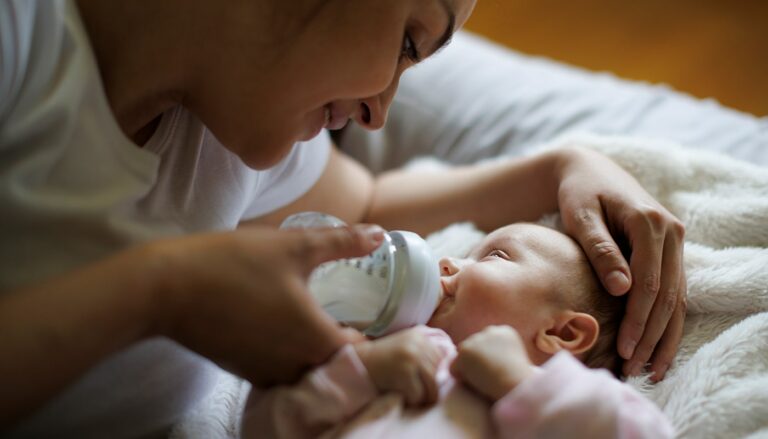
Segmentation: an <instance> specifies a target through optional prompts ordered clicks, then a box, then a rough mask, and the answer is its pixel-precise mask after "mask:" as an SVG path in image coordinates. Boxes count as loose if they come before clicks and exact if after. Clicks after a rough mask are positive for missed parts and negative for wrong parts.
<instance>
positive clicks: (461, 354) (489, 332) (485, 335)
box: [451, 326, 535, 402]
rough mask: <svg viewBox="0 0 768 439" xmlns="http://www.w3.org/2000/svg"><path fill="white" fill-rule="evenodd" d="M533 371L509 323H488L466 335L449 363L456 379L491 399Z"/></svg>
mask: <svg viewBox="0 0 768 439" xmlns="http://www.w3.org/2000/svg"><path fill="white" fill-rule="evenodd" d="M534 370H535V369H534V366H533V364H532V363H531V360H530V359H529V358H528V352H526V350H525V345H524V344H523V340H522V339H521V338H520V335H519V334H518V333H517V331H515V330H514V329H513V328H512V327H511V326H489V327H487V328H485V329H484V330H482V331H481V332H478V333H476V334H473V335H472V336H470V337H468V338H467V339H466V340H464V341H463V342H461V344H459V346H458V355H457V356H456V359H455V360H454V361H453V364H451V373H452V374H453V375H454V376H455V377H456V378H457V379H459V380H461V381H463V382H464V384H465V385H467V386H468V387H471V388H473V389H475V390H476V391H477V392H479V393H480V394H482V395H483V396H486V397H487V398H490V399H491V400H492V401H494V402H495V401H498V400H499V399H501V398H502V397H503V396H504V395H506V394H507V393H509V392H510V391H511V390H512V389H514V388H515V387H517V385H518V384H519V383H520V382H521V381H523V380H524V379H526V378H527V377H528V376H530V375H531V374H532V373H533V372H534Z"/></svg>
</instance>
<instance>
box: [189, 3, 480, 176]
mask: <svg viewBox="0 0 768 439" xmlns="http://www.w3.org/2000/svg"><path fill="white" fill-rule="evenodd" d="M249 1H251V2H252V0H249ZM253 3H258V2H253ZM275 3H276V4H282V6H276V7H278V8H291V7H292V6H293V9H292V10H291V12H290V14H293V15H297V16H300V17H304V18H303V19H302V22H301V24H300V25H297V24H296V23H294V26H288V25H286V26H285V28H286V29H295V30H291V31H286V32H285V33H286V35H284V36H282V37H278V39H277V40H275V41H277V42H276V43H274V44H270V45H268V46H269V47H265V45H264V43H263V41H261V42H258V43H257V42H255V41H250V42H249V41H243V42H242V44H236V45H226V44H225V45H222V48H221V51H222V53H220V54H219V56H218V59H217V60H210V61H211V63H212V65H211V66H208V67H207V68H206V72H210V73H207V78H205V79H204V80H203V81H202V83H203V84H205V85H204V86H203V87H201V88H200V89H199V90H198V93H196V94H194V95H193V96H192V99H191V102H190V103H189V104H190V107H191V108H192V110H193V111H194V112H195V113H197V114H198V116H199V117H200V118H201V119H202V121H203V122H204V123H205V124H206V126H208V128H209V129H210V130H211V131H212V132H213V134H214V135H215V136H216V137H217V138H218V139H219V140H220V141H221V142H222V143H223V144H224V145H225V146H226V147H227V148H229V149H230V150H232V151H233V152H234V153H236V154H238V155H239V156H240V157H241V158H242V159H243V161H244V162H245V163H246V164H247V165H249V166H251V167H253V168H256V169H263V168H267V167H269V166H272V165H274V164H275V163H277V162H278V161H279V160H280V159H281V158H283V157H284V156H285V155H286V154H287V153H288V152H289V151H290V149H291V147H292V146H293V144H294V143H295V142H298V141H303V140H309V139H311V138H313V137H315V136H316V135H318V134H319V133H320V131H321V130H322V129H323V128H328V129H339V128H341V127H343V126H344V125H345V124H346V123H347V121H348V120H349V119H353V120H354V121H356V122H357V123H359V124H360V125H362V126H363V127H365V128H368V129H378V128H381V127H382V126H383V124H384V122H385V121H386V116H387V111H388V109H389V105H390V103H391V101H392V98H393V96H394V94H395V91H396V90H397V86H398V82H399V80H400V75H401V74H402V73H403V71H405V70H406V69H407V68H409V67H411V66H413V65H415V64H416V63H418V62H419V61H421V60H423V59H425V58H427V57H428V56H430V55H432V54H433V53H434V52H435V51H436V50H437V49H439V48H440V47H441V46H442V45H444V44H445V43H446V42H447V40H448V39H449V38H450V36H451V35H452V34H453V33H454V32H455V31H456V29H458V28H459V27H460V26H461V25H463V23H464V22H465V21H466V19H467V18H468V17H469V15H470V13H471V11H472V8H473V7H474V3H475V0H318V1H297V2H295V4H294V2H283V1H277V2H275ZM309 4H312V5H314V6H313V7H314V9H312V10H311V14H308V13H306V12H307V11H303V12H301V11H300V10H301V8H302V6H298V5H304V6H303V7H304V8H308V7H309ZM283 13H284V14H285V12H283ZM223 33H224V35H228V34H230V33H231V34H237V32H236V31H232V32H229V31H227V30H223ZM253 34H254V35H256V32H253ZM261 35H263V33H262V34H261ZM230 38H231V37H230ZM242 38H246V37H242ZM253 38H254V39H256V37H253ZM254 48H256V49H258V50H256V49H254Z"/></svg>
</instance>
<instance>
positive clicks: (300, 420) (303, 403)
mask: <svg viewBox="0 0 768 439" xmlns="http://www.w3.org/2000/svg"><path fill="white" fill-rule="evenodd" d="M254 392H257V393H254ZM377 394H378V392H377V390H376V387H375V386H374V384H373V381H371V379H370V377H369V376H368V371H367V370H366V368H365V366H364V365H363V363H362V361H361V360H360V358H359V357H358V356H357V353H356V352H355V349H354V348H353V347H352V345H346V346H344V347H343V348H342V349H341V350H339V352H337V353H336V354H335V355H334V356H333V358H332V359H331V360H330V361H329V362H328V363H326V364H325V365H323V366H321V367H319V368H317V369H314V370H313V371H311V372H309V373H308V374H307V375H305V376H304V378H302V380H301V381H300V382H299V383H298V384H296V385H294V386H280V387H276V388H273V389H270V390H269V391H266V392H263V393H258V391H256V390H254V391H252V395H251V398H250V401H249V402H248V407H247V408H246V411H245V414H244V415H243V425H242V431H243V437H279V438H310V437H318V436H319V435H320V434H321V433H322V432H323V431H325V430H327V429H329V428H331V427H333V426H334V425H336V424H337V423H339V422H341V421H343V420H345V419H347V418H348V417H350V416H351V415H353V414H354V413H355V412H357V411H358V410H360V409H361V408H362V407H363V406H365V405H366V404H367V403H368V402H370V401H371V400H372V399H373V398H374V397H376V395H377Z"/></svg>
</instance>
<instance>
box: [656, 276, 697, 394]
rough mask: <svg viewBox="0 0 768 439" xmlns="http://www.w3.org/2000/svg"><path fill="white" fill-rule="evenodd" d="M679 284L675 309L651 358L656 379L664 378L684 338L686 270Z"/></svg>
mask: <svg viewBox="0 0 768 439" xmlns="http://www.w3.org/2000/svg"><path fill="white" fill-rule="evenodd" d="M679 285H680V287H679V293H678V295H677V302H676V306H675V309H674V311H673V312H672V317H671V318H670V320H669V324H668V325H667V328H666V330H665V331H664V334H663V335H662V336H661V340H660V341H659V343H658V345H657V346H656V350H655V351H654V353H653V357H652V360H651V371H653V376H652V377H651V378H652V379H653V380H655V381H659V380H662V379H664V375H665V374H666V373H667V370H669V366H670V364H672V360H674V358H675V354H676V353H677V348H678V346H679V345H680V340H681V339H682V338H683V323H684V322H685V313H686V309H687V306H688V305H687V281H686V278H685V271H684V270H681V271H680V281H679Z"/></svg>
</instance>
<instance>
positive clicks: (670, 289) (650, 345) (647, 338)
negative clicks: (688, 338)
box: [620, 233, 682, 375]
mask: <svg viewBox="0 0 768 439" xmlns="http://www.w3.org/2000/svg"><path fill="white" fill-rule="evenodd" d="M670 235H671V233H667V234H666V236H664V238H663V239H664V241H663V244H662V245H663V251H662V258H661V259H660V261H659V262H660V264H659V265H660V266H659V267H651V269H652V270H653V271H651V272H649V274H648V276H649V277H648V279H653V278H659V279H660V280H659V286H658V292H657V293H655V294H653V293H652V291H650V290H651V289H652V288H654V285H651V284H653V283H655V281H650V280H649V285H647V286H646V290H645V291H642V290H641V293H640V294H638V295H637V296H638V297H640V298H642V299H653V300H649V303H645V304H644V305H650V306H651V307H652V308H651V309H650V314H648V317H647V321H646V322H645V328H644V330H643V332H642V333H641V337H640V338H637V339H633V340H639V342H638V343H637V347H636V348H635V350H634V352H633V353H632V354H631V358H626V357H624V358H625V359H627V360H628V361H627V362H626V363H625V365H624V373H625V374H627V375H637V374H638V373H640V371H641V369H642V368H643V366H644V365H645V363H646V362H647V361H648V359H650V358H651V355H653V352H654V349H655V347H656V345H657V343H658V342H659V340H660V339H661V337H662V335H663V334H664V332H665V330H666V329H667V325H668V324H669V321H670V318H671V317H672V313H673V312H674V310H675V308H676V307H677V300H678V295H679V291H680V288H681V285H680V272H681V270H682V267H681V266H680V260H679V258H678V255H679V254H680V253H681V252H682V248H681V247H682V243H680V242H678V241H677V239H675V238H674V236H670ZM638 256H640V255H638ZM641 259H642V257H638V260H641ZM656 270H660V271H659V272H658V274H654V271H656ZM639 287H642V285H639ZM652 296H655V297H652ZM634 298H635V296H630V302H632V300H633V299H634ZM629 311H630V309H629V308H628V317H627V319H626V320H629V319H633V317H632V316H631V314H629ZM634 311H635V310H633V312H634ZM644 311H645V310H644ZM626 320H625V322H626ZM633 322H635V320H632V321H631V322H629V324H630V325H632V323H633ZM620 334H621V333H620ZM635 336H637V333H635V334H630V335H629V336H628V337H635ZM624 353H627V352H624Z"/></svg>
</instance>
